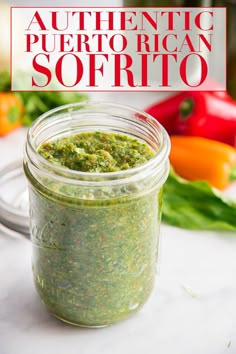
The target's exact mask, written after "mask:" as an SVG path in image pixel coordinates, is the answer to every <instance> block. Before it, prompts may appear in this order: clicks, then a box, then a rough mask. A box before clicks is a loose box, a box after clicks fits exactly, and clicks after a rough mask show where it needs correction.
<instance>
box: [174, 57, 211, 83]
mask: <svg viewBox="0 0 236 354" xmlns="http://www.w3.org/2000/svg"><path fill="white" fill-rule="evenodd" d="M193 55H194V56H197V57H198V58H199V59H200V64H201V78H200V81H199V83H198V84H195V85H191V84H190V83H189V82H188V76H187V63H188V59H189V58H190V57H191V56H193ZM207 74H208V66H207V62H206V60H205V59H204V58H203V57H202V56H201V55H199V54H196V53H191V54H188V55H187V56H186V57H185V58H184V59H183V60H182V62H181V64H180V76H181V79H182V80H183V82H184V83H185V84H186V85H187V86H189V87H198V86H200V85H202V83H203V82H204V81H205V80H206V77H207Z"/></svg>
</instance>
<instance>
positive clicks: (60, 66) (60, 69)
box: [55, 53, 84, 87]
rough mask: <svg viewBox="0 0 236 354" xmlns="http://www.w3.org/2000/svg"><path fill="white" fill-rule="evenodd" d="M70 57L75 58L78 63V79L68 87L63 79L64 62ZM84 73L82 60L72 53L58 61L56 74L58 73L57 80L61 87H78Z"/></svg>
mask: <svg viewBox="0 0 236 354" xmlns="http://www.w3.org/2000/svg"><path fill="white" fill-rule="evenodd" d="M68 55H70V56H73V57H74V58H75V61H76V79H75V82H74V83H73V84H72V85H67V84H66V83H65V82H64V80H63V78H62V72H63V61H64V59H65V58H66V57H67V56H68ZM83 72H84V68H83V63H82V62H81V60H80V58H79V57H78V56H77V55H75V54H71V53H68V54H64V55H62V56H61V57H60V58H59V59H58V61H57V63H56V66H55V73H56V77H57V80H58V81H59V82H60V84H61V85H63V86H65V87H74V86H76V85H77V84H78V83H79V82H80V80H81V78H82V77H83Z"/></svg>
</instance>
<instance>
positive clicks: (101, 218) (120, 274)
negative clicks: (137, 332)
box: [24, 102, 170, 327]
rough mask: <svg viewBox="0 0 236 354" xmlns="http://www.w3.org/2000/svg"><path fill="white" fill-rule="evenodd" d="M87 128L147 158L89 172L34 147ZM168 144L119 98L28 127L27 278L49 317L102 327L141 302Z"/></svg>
mask: <svg viewBox="0 0 236 354" xmlns="http://www.w3.org/2000/svg"><path fill="white" fill-rule="evenodd" d="M86 132H104V133H115V134H122V135H125V136H128V137H133V138H136V139H138V140H140V141H141V142H142V143H145V144H147V145H148V146H149V147H150V148H151V149H152V151H153V155H154V157H153V158H151V159H150V160H149V161H147V162H145V163H143V164H141V165H139V166H137V167H134V168H129V169H127V170H121V171H116V172H106V173H92V172H81V171H75V170H70V169H68V168H65V167H62V166H58V165H54V164H52V163H51V162H49V161H47V160H46V159H44V158H43V157H42V156H41V155H40V154H39V152H38V149H39V147H40V146H41V145H42V144H44V143H45V142H47V141H54V140H56V139H60V138H61V137H65V136H72V135H74V134H79V133H86ZM169 149H170V143H169V138H168V135H167V133H166V132H165V130H164V129H163V128H162V126H160V124H159V123H158V122H157V121H156V120H154V119H153V118H152V117H150V116H148V115H147V114H146V113H143V112H140V111H137V110H135V109H133V108H130V107H126V106H122V105H118V104H110V103H102V102H92V103H80V104H71V105H67V106H62V107H59V108H57V109H54V110H52V111H49V112H48V113H46V114H44V115H42V116H41V117H39V118H38V120H37V121H35V123H34V124H33V125H32V127H31V128H30V129H29V132H28V136H27V143H26V148H25V158H24V170H25V174H26V176H27V178H28V181H29V194H30V214H31V239H32V244H33V258H32V262H33V274H34V281H35V285H36V288H37V291H38V293H39V296H40V298H41V300H42V301H43V303H44V304H45V305H46V307H47V308H48V310H49V311H50V312H51V313H52V314H54V315H55V316H56V317H58V318H60V319H61V320H63V321H65V322H68V323H71V324H73V325H78V326H84V327H102V326H107V325H110V324H112V323H114V322H117V321H120V320H122V319H124V318H126V317H128V316H129V315H131V314H133V313H134V312H136V311H137V310H138V309H139V308H140V307H141V306H142V305H143V304H144V303H145V302H146V300H147V298H148V297H149V295H150V293H151V290H152V288H153V285H154V279H155V274H156V261H157V253H158V239H159V226H160V215H161V200H162V187H163V184H164V182H165V180H166V178H167V176H168V172H169V161H168V155H169Z"/></svg>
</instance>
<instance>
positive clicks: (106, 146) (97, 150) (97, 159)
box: [39, 132, 154, 172]
mask: <svg viewBox="0 0 236 354" xmlns="http://www.w3.org/2000/svg"><path fill="white" fill-rule="evenodd" d="M39 153H40V154H41V155H42V156H43V157H44V158H45V159H47V160H49V161H50V162H52V163H54V164H57V165H61V166H65V167H68V168H70V169H71V170H77V171H83V172H115V171H120V170H127V169H128V168H132V167H135V166H138V165H141V164H142V163H144V162H147V161H148V160H150V159H151V158H152V157H153V156H154V153H153V151H152V150H151V149H150V148H149V147H148V146H147V144H145V143H142V142H141V141H140V140H137V139H134V138H131V137H129V136H127V135H121V134H113V133H102V132H91V133H81V134H76V135H72V136H69V137H64V138H61V139H59V140H56V141H53V142H48V143H45V144H43V146H42V147H41V148H40V149H39Z"/></svg>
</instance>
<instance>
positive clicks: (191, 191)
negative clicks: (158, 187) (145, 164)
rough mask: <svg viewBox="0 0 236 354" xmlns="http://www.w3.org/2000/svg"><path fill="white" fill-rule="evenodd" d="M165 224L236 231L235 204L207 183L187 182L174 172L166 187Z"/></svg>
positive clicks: (164, 201) (195, 228)
mask: <svg viewBox="0 0 236 354" xmlns="http://www.w3.org/2000/svg"><path fill="white" fill-rule="evenodd" d="M162 216H163V221H164V222H166V223H169V224H171V225H175V226H178V227H182V228H185V229H190V230H228V231H235V230H236V202H235V201H232V200H229V199H227V198H226V197H225V195H224V194H223V193H221V192H219V191H218V190H216V189H214V188H212V187H211V186H210V185H209V184H208V183H207V182H204V181H196V182H188V181H186V180H184V179H182V178H180V177H179V176H177V175H176V174H175V172H174V171H173V170H172V171H171V172H170V175H169V178H168V180H167V182H166V184H165V187H164V200H163V209H162Z"/></svg>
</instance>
